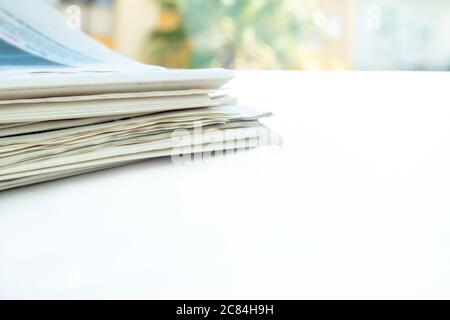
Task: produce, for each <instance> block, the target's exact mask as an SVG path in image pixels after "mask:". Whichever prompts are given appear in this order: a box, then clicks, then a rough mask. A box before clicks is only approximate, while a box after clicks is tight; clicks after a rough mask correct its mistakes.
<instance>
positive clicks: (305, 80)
mask: <svg viewBox="0 0 450 320" xmlns="http://www.w3.org/2000/svg"><path fill="white" fill-rule="evenodd" d="M449 86H450V74H444V73H441V74H440V73H363V72H360V73H345V72H336V73H302V72H243V73H240V78H239V79H238V80H236V81H235V82H234V83H233V88H234V90H235V91H236V92H237V93H238V94H239V95H240V96H241V97H242V102H244V103H247V102H248V103H251V104H257V105H261V106H262V107H265V108H267V109H270V110H272V111H274V112H275V113H276V117H275V118H274V119H273V120H270V121H269V124H270V125H271V126H272V127H274V128H275V129H276V130H277V131H278V132H279V133H281V134H282V136H283V137H284V139H285V144H284V146H283V147H274V148H270V149H260V150H257V151H250V152H245V153H240V154H237V155H234V156H228V157H226V158H216V159H213V160H208V161H207V162H206V163H201V162H198V163H194V164H188V165H174V164H172V163H171V161H170V159H159V160H152V161H147V162H144V163H140V164H136V165H132V166H128V167H123V168H118V169H113V170H109V171H105V172H100V173H96V174H90V175H86V176H81V177H76V178H70V179H66V180H62V181H57V182H51V183H47V184H42V185H38V186H32V187H27V188H22V189H18V190H12V191H7V192H3V193H0V298H182V299H196V298H203V299H207V298H208V299H214V298H249V299H259V298H261V299H262V298H264V299H274V298H294V299H300V298H450V232H449V230H450V198H449V194H450V96H449V94H448V92H449Z"/></svg>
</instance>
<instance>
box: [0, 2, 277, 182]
mask: <svg viewBox="0 0 450 320" xmlns="http://www.w3.org/2000/svg"><path fill="white" fill-rule="evenodd" d="M43 17H45V18H43ZM232 78H233V73H232V72H230V71H227V70H222V69H209V70H168V69H164V68H160V67H154V66H146V65H141V64H138V63H137V62H133V61H130V60H128V59H126V58H124V57H121V56H119V55H117V54H115V53H113V52H112V51H110V50H109V49H107V48H105V47H103V46H102V45H100V44H98V43H97V42H95V41H94V40H92V39H90V38H89V37H87V36H86V35H85V34H83V33H82V32H80V31H79V30H77V29H76V28H72V27H71V25H70V24H69V23H68V21H67V19H65V17H63V16H60V15H59V13H57V12H56V11H54V10H53V9H52V8H50V7H48V6H47V5H46V4H45V3H43V2H42V1H37V0H33V1H29V0H4V1H1V2H0V190H5V189H10V188H14V187H18V186H23V185H28V184H33V183H38V182H42V181H48V180H53V179H59V178H62V177H67V176H72V175H76V174H82V173H86V172H91V171H95V170H100V169H105V168H110V167H114V166H118V165H123V164H126V163H130V162H134V161H139V160H143V159H148V158H154V157H161V156H172V157H180V156H182V155H185V154H192V153H197V152H218V151H223V150H227V149H240V148H249V147H255V146H258V145H260V144H262V143H264V144H265V143H271V142H272V141H271V139H273V137H271V134H270V131H269V130H268V129H267V128H266V127H264V126H263V125H262V124H261V123H260V122H259V121H258V119H260V118H262V117H266V116H269V115H270V113H267V112H260V111H257V110H254V109H251V108H249V107H242V106H237V105H236V100H235V99H234V98H231V97H229V96H228V95H227V94H226V92H225V91H223V90H221V89H220V88H221V87H222V86H223V85H224V84H225V83H227V82H228V81H229V80H230V79H232Z"/></svg>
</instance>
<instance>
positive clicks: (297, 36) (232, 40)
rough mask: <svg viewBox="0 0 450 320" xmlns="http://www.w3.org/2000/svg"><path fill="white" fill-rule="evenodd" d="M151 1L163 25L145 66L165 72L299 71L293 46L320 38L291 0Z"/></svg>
mask: <svg viewBox="0 0 450 320" xmlns="http://www.w3.org/2000/svg"><path fill="white" fill-rule="evenodd" d="M153 1H156V2H157V3H158V5H159V6H160V8H161V12H162V22H161V26H160V27H159V28H157V29H156V30H154V31H153V32H152V34H151V35H150V40H149V41H150V43H149V46H150V48H151V50H150V62H151V63H154V64H161V65H165V66H168V67H187V68H206V67H225V68H247V69H253V68H265V69H271V68H283V69H302V65H301V59H299V58H298V46H299V45H300V43H301V41H302V40H303V39H307V38H308V37H311V36H313V35H315V34H317V33H318V32H319V33H320V30H317V27H316V25H315V24H314V22H313V19H312V17H310V16H308V15H303V16H302V17H299V12H300V11H299V10H297V8H296V7H295V2H296V1H295V0H294V1H289V0H153ZM314 1H315V0H305V1H303V2H302V3H303V4H305V3H308V2H311V3H312V2H314Z"/></svg>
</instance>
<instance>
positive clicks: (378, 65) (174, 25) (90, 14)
mask: <svg viewBox="0 0 450 320" xmlns="http://www.w3.org/2000/svg"><path fill="white" fill-rule="evenodd" d="M47 1H48V2H49V3H51V4H52V5H53V6H55V7H56V8H58V9H59V10H61V11H62V13H63V14H66V15H71V14H73V13H74V12H79V13H80V18H81V20H80V21H81V28H82V29H83V30H84V31H85V32H87V33H88V34H90V35H92V36H94V37H96V38H97V39H98V40H100V41H101V42H103V43H104V44H106V45H107V46H109V47H110V48H112V49H114V50H116V51H118V52H120V53H122V54H124V55H126V56H128V57H130V58H133V59H136V60H139V61H142V62H145V63H149V64H155V65H162V66H166V67H176V68H205V67H226V68H237V69H303V70H341V69H353V70H450V41H449V34H450V32H449V31H450V1H449V0H428V1H425V0H408V1H398V0H397V1H392V0H47Z"/></svg>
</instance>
